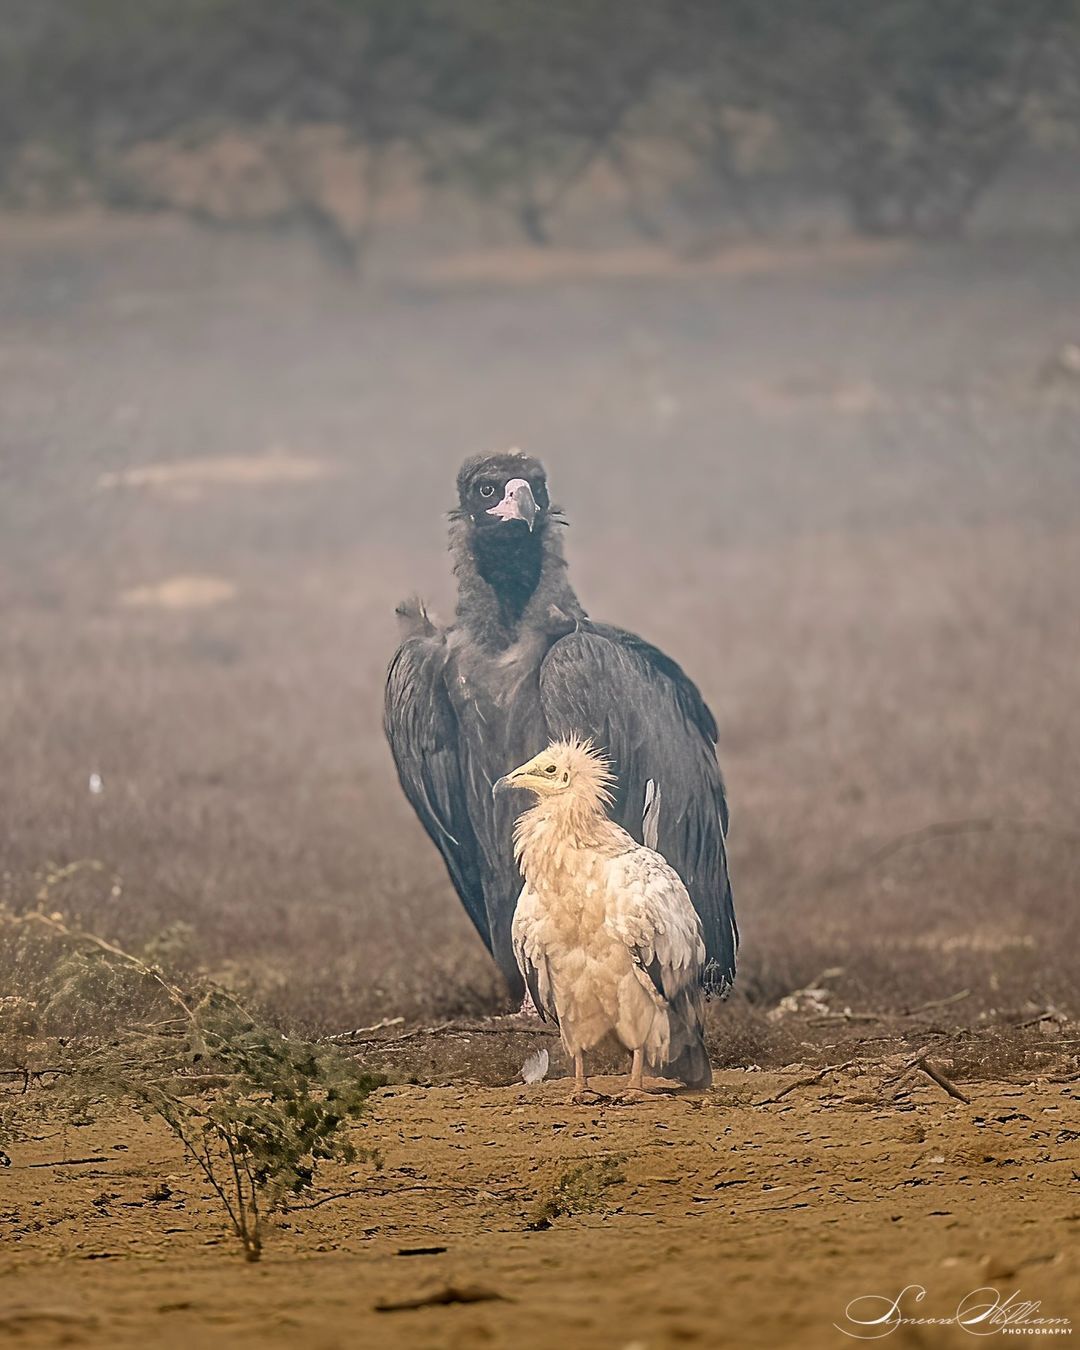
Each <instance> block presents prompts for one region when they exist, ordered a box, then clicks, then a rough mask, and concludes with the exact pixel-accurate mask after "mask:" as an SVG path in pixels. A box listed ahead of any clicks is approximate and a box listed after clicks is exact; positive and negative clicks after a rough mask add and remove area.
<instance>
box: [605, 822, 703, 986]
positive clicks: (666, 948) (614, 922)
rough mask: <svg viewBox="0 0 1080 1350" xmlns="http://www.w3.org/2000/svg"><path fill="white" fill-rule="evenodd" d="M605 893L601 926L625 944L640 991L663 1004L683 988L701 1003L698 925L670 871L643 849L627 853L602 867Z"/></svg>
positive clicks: (683, 887)
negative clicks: (606, 907)
mask: <svg viewBox="0 0 1080 1350" xmlns="http://www.w3.org/2000/svg"><path fill="white" fill-rule="evenodd" d="M607 891H608V895H609V896H610V897H611V899H610V904H611V906H612V909H611V912H610V913H609V915H608V917H607V919H606V920H605V926H606V927H607V929H608V930H609V932H611V933H612V934H614V936H615V937H617V938H618V939H619V940H620V941H621V942H624V943H625V944H626V946H627V948H628V949H629V951H630V958H631V960H632V961H633V963H634V969H635V971H636V972H637V975H638V979H639V980H640V982H641V983H642V984H643V985H644V986H645V988H646V989H648V990H649V992H650V993H652V994H653V995H654V996H656V997H658V998H660V999H662V1000H663V1001H664V1002H665V1003H667V1004H671V1003H674V1002H676V1000H678V999H679V995H680V994H682V993H683V992H684V991H685V990H687V989H688V988H689V989H694V990H696V991H697V997H698V998H699V999H700V997H701V992H700V990H699V989H698V988H697V986H698V984H699V981H700V980H701V976H702V970H703V968H704V965H705V941H704V937H703V935H702V928H701V920H700V919H699V918H698V916H697V914H696V913H695V912H694V908H693V906H692V905H691V903H690V897H689V896H688V895H687V892H686V888H685V886H684V885H683V883H682V882H681V881H680V879H679V877H678V876H677V875H676V873H675V871H674V869H673V868H671V867H669V866H668V865H667V863H666V862H665V861H664V859H663V858H661V857H659V856H658V855H657V854H656V853H652V852H650V851H649V850H648V849H644V848H637V849H632V850H630V851H628V852H626V853H621V854H619V855H618V856H616V857H614V858H612V859H611V861H610V862H609V863H608V864H607Z"/></svg>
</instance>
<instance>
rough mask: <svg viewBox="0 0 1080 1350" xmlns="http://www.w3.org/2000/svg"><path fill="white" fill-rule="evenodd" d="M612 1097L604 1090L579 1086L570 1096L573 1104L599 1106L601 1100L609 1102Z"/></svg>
mask: <svg viewBox="0 0 1080 1350" xmlns="http://www.w3.org/2000/svg"><path fill="white" fill-rule="evenodd" d="M609 1101H611V1098H610V1097H608V1096H606V1095H605V1094H604V1093H603V1092H594V1091H593V1089H592V1088H577V1089H576V1090H575V1092H574V1094H573V1096H572V1097H571V1098H570V1105H571V1106H599V1105H600V1103H601V1102H609Z"/></svg>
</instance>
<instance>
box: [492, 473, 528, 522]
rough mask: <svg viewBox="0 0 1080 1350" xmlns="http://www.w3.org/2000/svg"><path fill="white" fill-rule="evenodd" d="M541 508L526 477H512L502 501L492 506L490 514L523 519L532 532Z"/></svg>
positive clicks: (501, 518)
mask: <svg viewBox="0 0 1080 1350" xmlns="http://www.w3.org/2000/svg"><path fill="white" fill-rule="evenodd" d="M539 510H540V508H539V507H538V506H537V504H536V498H535V497H534V496H533V494H532V488H531V487H530V486H529V485H528V483H526V481H525V479H524V478H511V479H510V481H509V483H507V485H506V488H505V490H504V491H503V499H502V501H501V502H500V503H499V504H498V506H492V507H490V508H489V510H488V515H489V516H497V517H498V518H499V520H523V521H524V522H525V524H526V525H527V526H528V527H529V533H530V534H531V533H532V528H533V526H534V525H535V524H536V517H537V514H538V512H539Z"/></svg>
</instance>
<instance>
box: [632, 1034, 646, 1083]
mask: <svg viewBox="0 0 1080 1350" xmlns="http://www.w3.org/2000/svg"><path fill="white" fill-rule="evenodd" d="M644 1074H645V1048H644V1046H641V1045H639V1046H638V1048H637V1049H636V1050H635V1051H634V1062H633V1064H632V1065H631V1066H630V1083H629V1087H630V1091H631V1092H644V1091H645V1078H644Z"/></svg>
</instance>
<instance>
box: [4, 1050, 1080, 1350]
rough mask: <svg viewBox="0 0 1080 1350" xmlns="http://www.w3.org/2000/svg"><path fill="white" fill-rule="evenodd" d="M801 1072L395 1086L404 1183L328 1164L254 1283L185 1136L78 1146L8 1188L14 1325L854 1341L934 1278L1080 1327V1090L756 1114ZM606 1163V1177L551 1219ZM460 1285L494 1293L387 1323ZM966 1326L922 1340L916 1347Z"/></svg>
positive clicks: (945, 1307) (8, 1179)
mask: <svg viewBox="0 0 1080 1350" xmlns="http://www.w3.org/2000/svg"><path fill="white" fill-rule="evenodd" d="M798 1077H799V1075H798V1074H797V1073H794V1072H792V1073H788V1074H783V1075H777V1074H765V1073H758V1074H745V1073H739V1072H728V1073H725V1074H723V1075H722V1076H721V1079H720V1081H719V1083H718V1084H717V1086H716V1087H715V1088H714V1089H713V1090H712V1091H711V1092H710V1093H709V1094H707V1095H706V1096H704V1097H685V1098H663V1099H658V1100H656V1101H650V1102H647V1103H644V1104H641V1105H635V1106H615V1105H605V1106H600V1107H597V1108H583V1107H569V1106H567V1105H566V1104H565V1103H566V1096H567V1088H566V1085H565V1083H549V1084H542V1085H537V1086H535V1087H531V1088H479V1087H476V1086H468V1087H461V1086H458V1087H448V1088H427V1089H425V1088H421V1087H408V1086H399V1087H395V1088H387V1089H384V1090H382V1091H381V1092H380V1093H379V1095H378V1097H377V1099H376V1102H375V1106H374V1110H373V1111H372V1114H371V1115H370V1117H369V1118H368V1120H367V1121H366V1122H365V1124H364V1126H363V1128H362V1129H361V1130H360V1131H358V1134H359V1136H360V1139H361V1141H362V1142H363V1143H364V1144H365V1145H366V1146H368V1147H377V1148H378V1149H379V1150H380V1152H381V1153H382V1155H383V1166H382V1168H381V1170H379V1171H375V1170H374V1169H373V1168H372V1167H371V1166H370V1165H366V1166H364V1167H363V1168H360V1169H356V1170H354V1172H353V1174H352V1175H348V1174H345V1173H339V1174H338V1175H330V1176H327V1177H325V1178H324V1179H323V1181H322V1182H321V1183H320V1184H321V1188H322V1189H321V1193H320V1194H318V1195H316V1196H314V1197H312V1200H309V1201H307V1202H305V1203H309V1204H310V1203H312V1201H318V1200H322V1199H325V1197H326V1196H330V1195H335V1194H339V1195H340V1193H341V1192H345V1191H353V1192H355V1193H353V1194H350V1195H344V1196H340V1198H337V1199H330V1200H325V1202H324V1203H322V1204H319V1205H317V1207H315V1208H310V1209H299V1210H296V1211H295V1212H292V1213H290V1214H288V1215H287V1216H285V1217H284V1218H283V1219H282V1221H281V1223H280V1226H279V1227H278V1228H277V1229H275V1230H274V1231H273V1232H272V1233H271V1235H270V1246H269V1249H268V1252H267V1255H266V1257H265V1258H264V1261H263V1263H262V1264H261V1265H259V1266H256V1267H253V1266H250V1265H245V1264H244V1263H243V1262H242V1261H241V1260H240V1258H239V1256H238V1255H237V1252H236V1251H235V1250H234V1248H233V1245H232V1244H230V1242H228V1241H227V1240H225V1239H224V1238H223V1237H222V1236H221V1224H220V1218H219V1215H218V1214H217V1212H216V1211H215V1210H214V1208H213V1206H212V1203H211V1200H210V1198H209V1197H208V1195H207V1194H206V1193H205V1192H204V1188H201V1187H200V1186H199V1185H198V1184H194V1183H193V1182H192V1179H191V1176H190V1174H189V1173H188V1171H187V1170H186V1168H185V1167H184V1166H183V1164H182V1161H181V1159H180V1157H179V1156H178V1154H177V1150H176V1148H175V1147H174V1146H173V1143H172V1141H171V1139H170V1138H168V1137H163V1136H161V1135H156V1134H155V1133H154V1132H152V1131H150V1132H148V1131H147V1130H146V1128H145V1127H144V1126H143V1125H142V1124H141V1123H139V1124H138V1127H137V1128H133V1127H132V1125H131V1122H130V1121H129V1120H126V1119H122V1118H121V1119H113V1120H109V1121H106V1122H103V1123H102V1124H101V1125H98V1126H95V1127H88V1128H83V1129H77V1130H70V1131H68V1132H66V1133H65V1134H63V1135H60V1134H56V1133H53V1134H51V1135H50V1136H48V1137H46V1138H44V1139H41V1140H40V1141H34V1142H31V1143H28V1144H27V1145H26V1146H24V1147H21V1148H19V1149H18V1150H17V1152H16V1156H15V1158H14V1162H13V1165H12V1167H11V1168H10V1169H6V1170H5V1173H4V1176H3V1179H2V1180H3V1192H2V1204H0V1233H2V1235H3V1254H2V1256H0V1333H3V1334H5V1335H6V1336H7V1337H9V1338H10V1343H11V1344H13V1345H17V1346H25V1347H46V1346H53V1345H59V1344H68V1345H80V1346H97V1345H100V1346H106V1345H108V1346H145V1345H154V1346H161V1347H169V1346H178V1347H180V1346H190V1345H193V1344H197V1345H200V1346H204V1345H205V1346H218V1345H220V1346H226V1345H227V1346H252V1347H255V1346H259V1347H261V1346H277V1345H282V1346H284V1345H289V1346H303V1347H309V1346H311V1347H323V1348H325V1350H330V1347H333V1346H341V1347H346V1346H355V1345H379V1346H387V1347H392V1346H393V1347H396V1346H408V1347H427V1346H431V1347H444V1346H452V1347H461V1350H465V1347H470V1348H471V1347H474V1346H482V1345H491V1346H506V1347H523V1348H524V1350H529V1348H530V1347H537V1350H540V1347H547V1346H550V1345H552V1344H563V1345H567V1346H574V1347H582V1350H587V1348H590V1347H630V1346H637V1347H642V1348H643V1350H661V1348H662V1347H674V1346H680V1345H690V1346H694V1345H700V1346H703V1347H706V1346H710V1347H711V1346H732V1347H743V1346H766V1347H775V1346H780V1345H790V1346H796V1345H797V1346H800V1347H817V1346H830V1347H831V1346H837V1345H840V1344H844V1343H846V1338H845V1337H844V1336H843V1335H841V1333H840V1332H839V1331H838V1330H837V1329H836V1326H837V1325H838V1324H841V1325H846V1326H848V1327H852V1325H853V1324H852V1323H851V1322H845V1316H844V1313H845V1309H846V1307H847V1306H848V1304H849V1303H850V1302H851V1301H852V1300H854V1299H856V1298H858V1297H860V1296H863V1295H878V1296H880V1297H881V1298H882V1299H883V1300H885V1299H887V1300H889V1301H892V1300H893V1299H895V1298H896V1297H897V1295H899V1293H900V1291H901V1290H902V1289H903V1288H904V1287H905V1286H906V1285H910V1284H915V1285H922V1286H924V1287H925V1289H926V1291H927V1292H926V1297H925V1299H924V1300H923V1301H922V1302H921V1303H919V1302H916V1301H915V1300H914V1298H913V1297H909V1300H908V1301H907V1302H905V1304H904V1305H903V1309H902V1311H903V1312H904V1314H905V1315H908V1316H929V1317H950V1316H952V1314H953V1313H954V1312H955V1310H956V1308H957V1306H958V1305H959V1304H960V1303H961V1301H962V1300H963V1299H964V1297H965V1296H966V1295H968V1294H969V1293H971V1292H972V1291H974V1290H975V1289H977V1288H980V1287H986V1286H989V1287H993V1288H995V1289H996V1290H998V1292H999V1293H1000V1294H1001V1296H1002V1298H1003V1299H1005V1298H1008V1296H1009V1295H1010V1294H1012V1293H1013V1292H1014V1290H1019V1291H1020V1293H1021V1294H1022V1296H1023V1300H1024V1301H1029V1300H1039V1301H1041V1304H1042V1307H1041V1311H1040V1313H1039V1314H1038V1315H1041V1316H1044V1317H1070V1316H1071V1317H1072V1319H1073V1322H1074V1324H1075V1321H1076V1314H1077V1312H1078V1310H1080V1263H1078V1260H1077V1253H1078V1250H1080V1244H1078V1242H1077V1236H1078V1233H1077V1228H1078V1225H1080V1206H1078V1203H1077V1191H1076V1172H1077V1166H1078V1163H1080V1151H1078V1146H1077V1142H1076V1141H1077V1138H1078V1136H1080V1131H1078V1130H1077V1128H1076V1127H1077V1125H1078V1124H1080V1112H1078V1111H1077V1101H1076V1096H1077V1087H1076V1084H1075V1083H1074V1084H1072V1085H1059V1084H1053V1083H1048V1082H1045V1081H1044V1082H1041V1083H1039V1084H1037V1085H1008V1084H1004V1083H979V1084H977V1085H974V1086H972V1087H970V1095H971V1097H972V1101H971V1104H970V1105H964V1104H963V1103H960V1102H956V1101H952V1100H950V1099H949V1098H947V1097H945V1096H943V1094H941V1092H940V1091H939V1090H938V1089H937V1088H935V1087H934V1086H933V1085H932V1084H927V1085H926V1086H925V1087H918V1086H917V1087H915V1088H914V1090H913V1091H912V1092H911V1093H910V1095H904V1096H903V1097H902V1098H901V1099H900V1100H899V1101H898V1102H892V1103H890V1104H889V1105H888V1106H885V1105H884V1104H883V1099H882V1098H881V1097H880V1096H879V1095H878V1092H877V1078H876V1075H875V1074H874V1073H873V1072H870V1073H860V1074H858V1075H856V1074H855V1073H854V1071H849V1072H846V1073H843V1074H840V1075H838V1076H837V1077H836V1078H835V1079H833V1080H831V1081H829V1082H826V1083H824V1084H822V1085H820V1086H817V1087H813V1086H811V1087H803V1088H798V1089H797V1090H796V1091H793V1092H789V1093H788V1094H787V1095H786V1096H785V1097H783V1098H782V1099H781V1100H779V1101H775V1102H772V1103H770V1104H768V1105H764V1106H755V1105H753V1104H752V1103H754V1102H757V1101H761V1100H763V1099H766V1098H769V1097H774V1096H776V1094H777V1093H779V1092H780V1091H782V1089H783V1088H784V1087H785V1086H788V1085H789V1084H791V1083H793V1082H796V1081H797V1080H798ZM605 1081H606V1080H605ZM605 1081H601V1084H600V1085H601V1086H604V1085H605ZM1070 1122H1071V1127H1070ZM78 1159H84V1160H85V1161H82V1162H79V1161H70V1160H78ZM65 1160H69V1161H65ZM605 1160H608V1161H607V1169H608V1170H606V1171H602V1170H600V1169H601V1167H602V1165H603V1164H604V1163H605ZM582 1163H586V1164H588V1165H589V1167H590V1169H592V1170H591V1171H590V1172H588V1173H587V1175H588V1176H593V1175H595V1176H597V1177H599V1178H601V1180H598V1181H597V1182H596V1183H595V1184H593V1185H592V1186H590V1185H588V1184H587V1183H586V1184H585V1185H584V1186H582V1185H580V1184H579V1186H578V1188H577V1189H576V1190H575V1192H574V1194H575V1196H576V1201H575V1203H576V1204H578V1205H580V1206H581V1209H580V1210H579V1212H571V1213H567V1214H558V1215H555V1216H554V1217H551V1218H548V1217H547V1215H548V1212H549V1210H550V1209H551V1208H552V1206H551V1204H550V1201H551V1198H552V1195H553V1193H554V1192H555V1191H556V1188H557V1186H558V1182H559V1179H560V1178H562V1177H564V1176H565V1175H566V1174H567V1172H568V1171H570V1170H571V1169H573V1168H575V1167H577V1166H579V1165H581V1164H582ZM603 1178H607V1181H608V1182H609V1183H610V1184H605V1183H604V1180H603ZM448 1289H454V1290H458V1291H465V1292H466V1293H467V1294H468V1293H469V1292H471V1293H472V1295H473V1296H474V1297H479V1298H480V1299H482V1300H483V1301H479V1302H475V1303H464V1304H450V1305H445V1304H440V1305H435V1306H428V1307H422V1308H417V1309H398V1310H382V1309H381V1305H386V1304H394V1303H402V1302H408V1301H409V1300H415V1299H425V1298H429V1297H432V1296H437V1295H439V1294H445V1292H446V1291H447V1290H448ZM879 1312H880V1308H875V1309H874V1310H873V1314H872V1315H877V1314H878V1313H879ZM864 1314H865V1315H871V1313H870V1310H869V1308H868V1306H866V1305H863V1307H862V1308H857V1309H856V1310H855V1311H854V1313H853V1316H856V1317H858V1316H862V1315H864ZM1032 1315H1036V1314H1032ZM971 1334H972V1333H971V1332H970V1331H968V1330H961V1329H958V1328H957V1327H955V1326H952V1327H950V1326H935V1327H930V1328H920V1327H907V1326H903V1327H900V1328H898V1329H897V1330H896V1331H895V1332H894V1333H893V1340H892V1344H894V1345H898V1346H911V1347H919V1346H935V1347H938V1346H941V1347H952V1346H959V1345H964V1344H969V1343H970V1342H969V1340H968V1338H969V1336H970V1335H971ZM1062 1339H1066V1338H1062Z"/></svg>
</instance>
